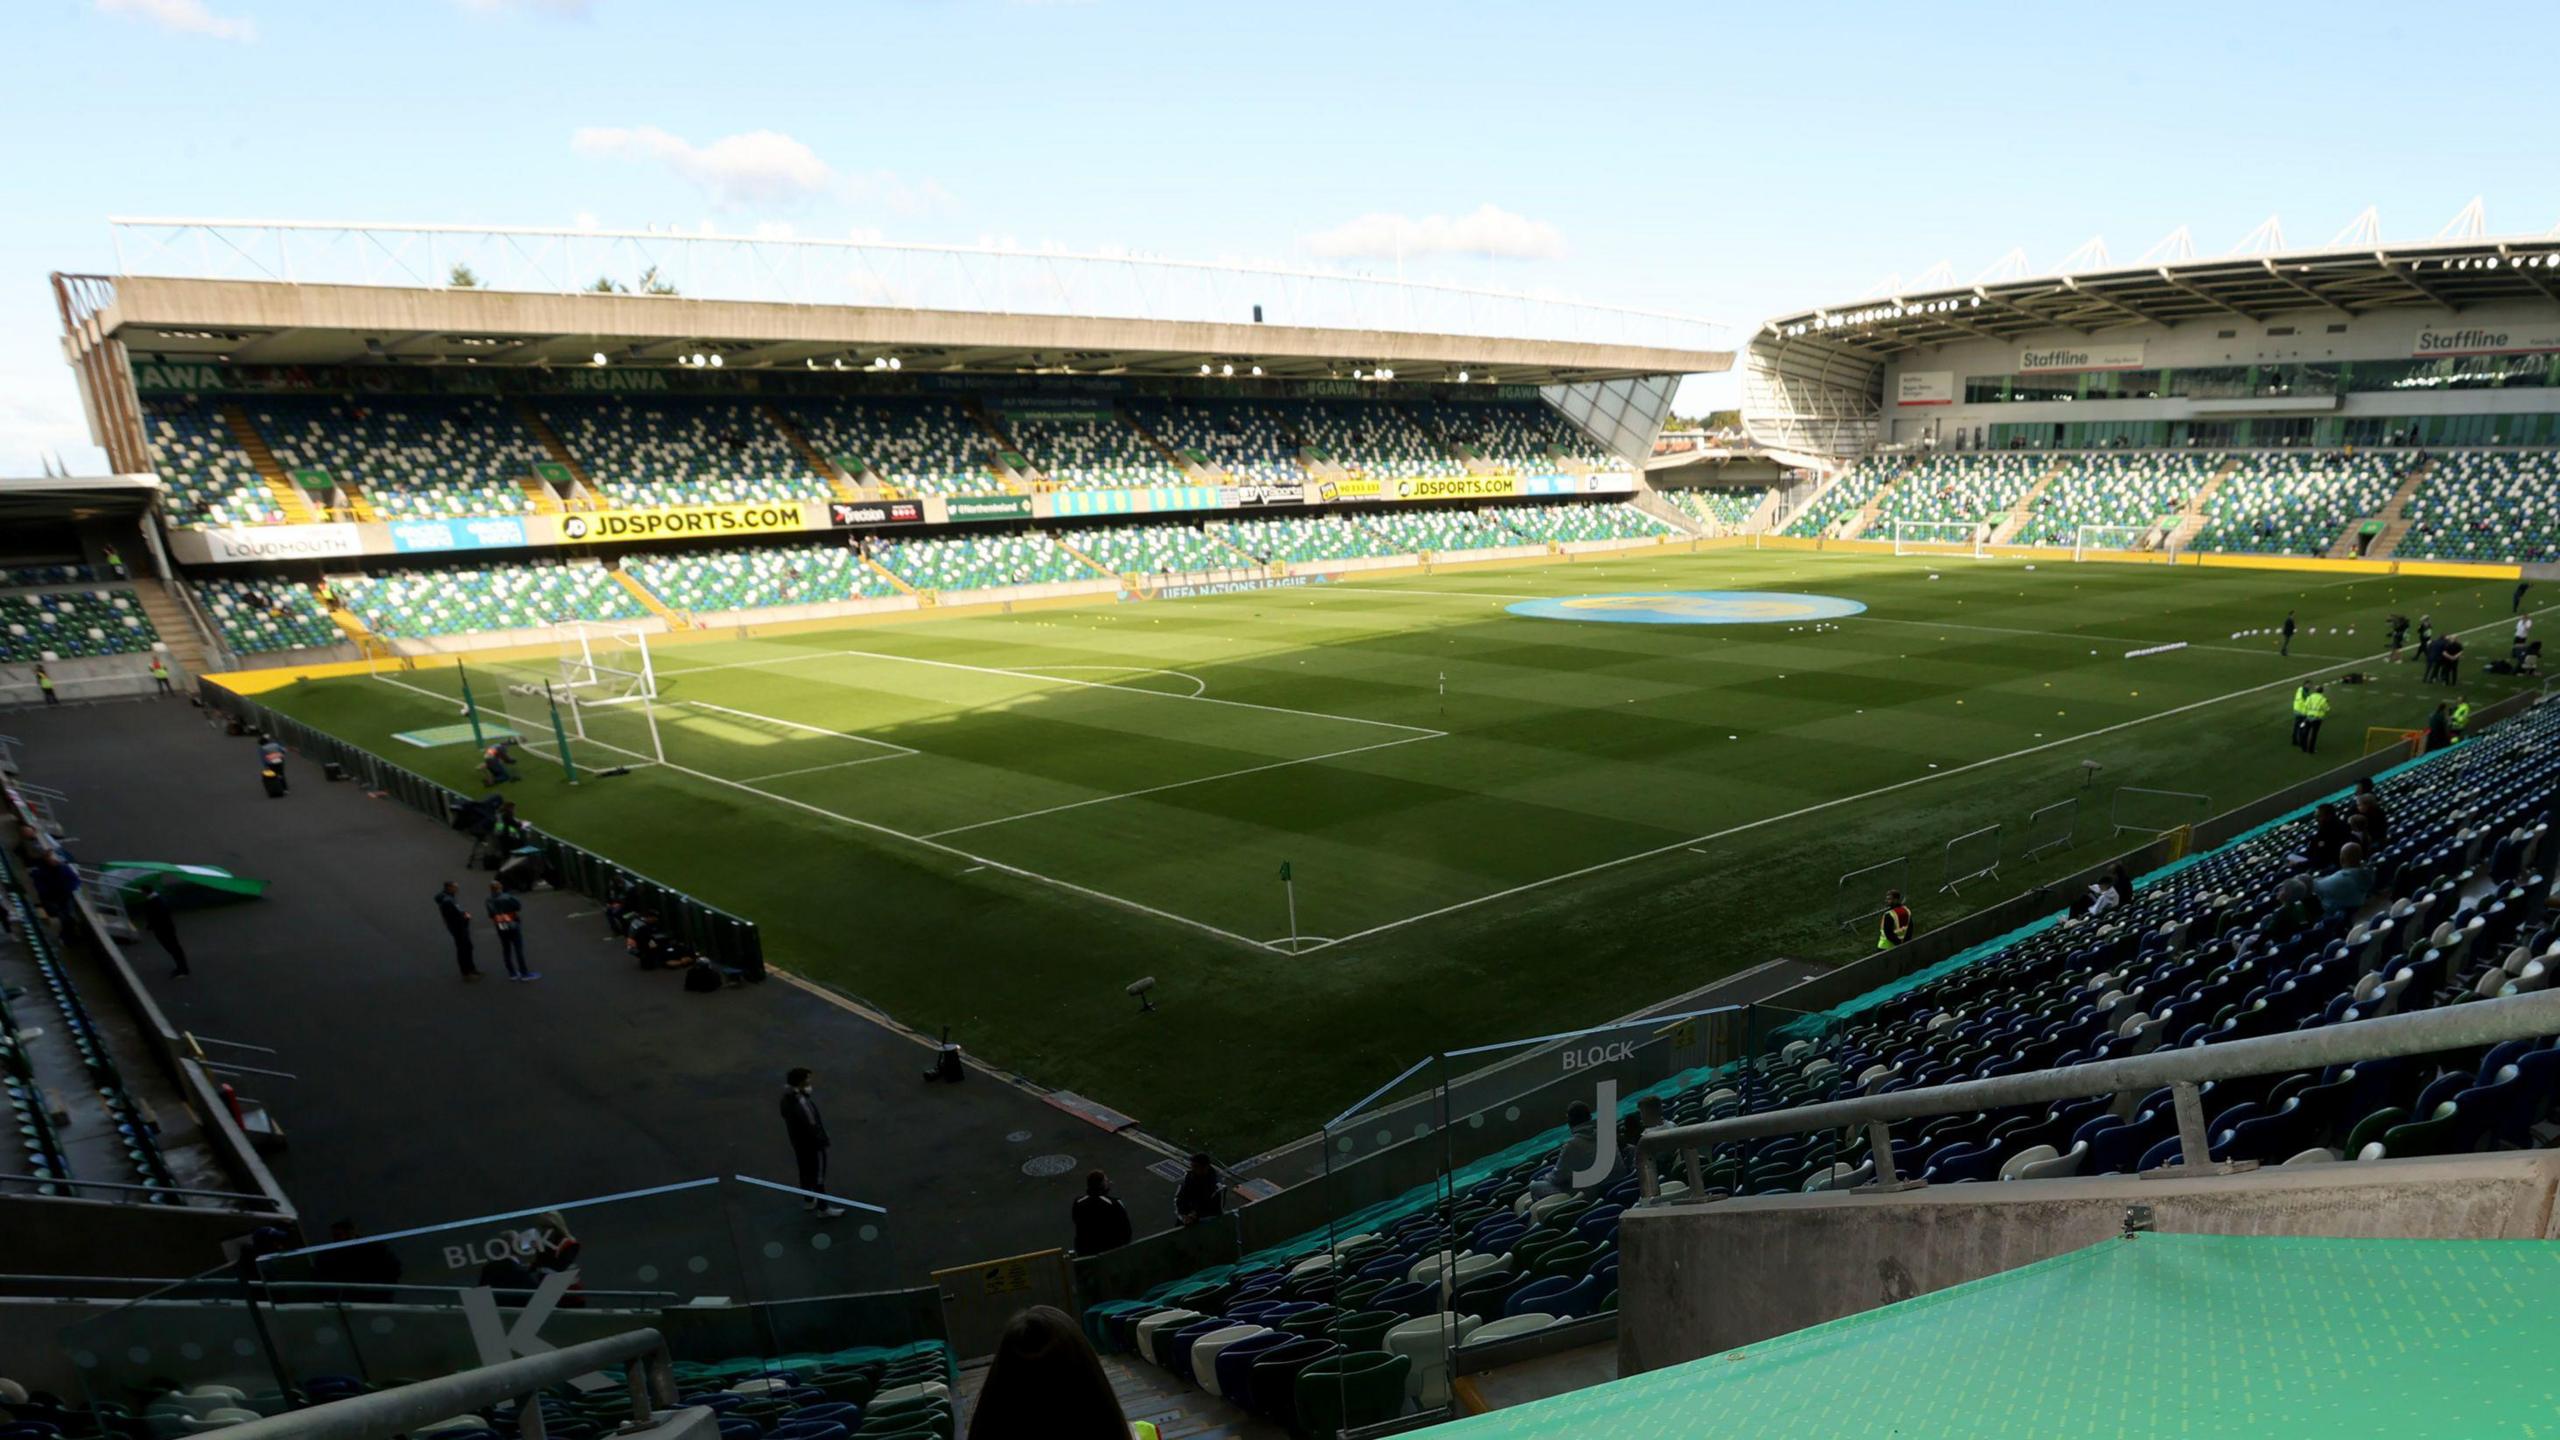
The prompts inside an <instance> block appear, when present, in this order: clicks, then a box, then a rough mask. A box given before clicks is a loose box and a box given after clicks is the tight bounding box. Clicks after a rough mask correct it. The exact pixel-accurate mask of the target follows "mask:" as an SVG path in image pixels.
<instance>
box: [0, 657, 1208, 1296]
mask: <svg viewBox="0 0 2560 1440" xmlns="http://www.w3.org/2000/svg"><path fill="white" fill-rule="evenodd" d="M0 728H5V729H6V730H7V731H9V732H10V733H12V734H14V735H16V736H17V737H19V739H20V740H21V741H22V742H23V744H22V753H23V763H24V764H25V765H26V767H27V769H28V773H29V775H30V777H31V778H34V779H39V780H41V781H42V782H43V783H45V784H48V785H52V786H55V787H57V788H60V789H62V790H65V791H67V792H68V793H69V795H70V797H71V799H70V802H69V806H68V810H67V817H66V818H67V822H68V824H69V827H70V829H71V831H72V833H73V836H74V837H75V838H74V840H73V842H72V849H73V853H74V855H75V856H76V857H77V858H79V859H80V860H82V861H83V862H84V863H97V862H101V861H106V860H172V861H186V862H194V863H202V864H211V865H221V866H226V867H228V868H230V869H232V870H235V871H237V872H239V873H241V874H244V875H255V876H260V877H263V878H265V879H267V880H269V881H272V882H273V884H272V888H271V889H270V890H269V892H268V896H267V898H266V899H264V900H262V901H257V902H252V903H248V904H243V905H238V906H232V907H228V908H222V909H213V910H191V911H187V912H184V913H182V914H181V915H180V917H179V929H180V932H181V935H182V937H183V939H184V941H185V944H186V947H187V950H188V954H189V958H190V960H191V961H192V963H193V966H194V969H195V975H194V978H192V979H188V980H172V979H169V978H167V974H168V967H167V964H166V963H165V957H164V956H162V955H161V953H160V952H159V950H158V948H157V947H156V946H154V945H152V944H151V942H150V941H149V940H147V939H144V940H138V941H136V942H134V943H133V944H132V946H131V947H130V953H131V954H132V956H133V960H134V966H135V969H136V970H137V971H138V972H139V973H140V974H142V975H143V976H144V977H145V981H146V983H147V984H148V985H149V987H150V989H151V993H152V995H153V996H154V997H155V998H156V999H157V1000H158V1001H159V1002H160V1004H161V1006H162V1008H163V1009H165V1010H166V1011H167V1012H168V1014H169V1016H170V1019H171V1020H172V1022H173V1023H175V1024H177V1025H179V1026H180V1027H182V1028H185V1029H188V1030H190V1031H193V1032H195V1033H198V1034H202V1035H210V1036H218V1037H220V1038H222V1039H225V1040H236V1041H245V1042H249V1043H252V1044H257V1045H265V1046H272V1047H274V1048H275V1050H276V1051H277V1052H278V1053H277V1054H275V1055H273V1056H262V1055H255V1054H249V1053H246V1052H241V1051H228V1052H224V1051H220V1050H219V1049H216V1050H215V1051H214V1052H213V1053H214V1057H215V1058H217V1059H230V1060H239V1061H244V1062H246V1063H250V1064H256V1065H261V1066H266V1067H269V1068H273V1069H278V1070H284V1071H289V1072H292V1073H293V1074H294V1076H295V1077H296V1078H295V1079H293V1080H291V1081H285V1080H274V1079H265V1078H244V1079H242V1080H241V1081H240V1088H241V1089H242V1090H243V1091H245V1092H247V1093H249V1094H252V1095H255V1096H257V1097H258V1098H260V1099H263V1100H265V1101H267V1102H268V1103H269V1104H270V1105H271V1106H272V1107H273V1108H274V1110H275V1113H276V1115H277V1117H278V1119H279V1120H280V1121H281V1122H282V1124H283V1125H284V1127H285V1128H286V1130H287V1132H288V1134H289V1136H290V1138H291V1146H292V1148H291V1150H290V1152H289V1153H288V1154H286V1155H284V1156H281V1157H278V1160H277V1171H278V1175H279V1177H280V1178H281V1179H282V1180H283V1181H284V1183H285V1185H286V1187H287V1188H288V1190H289V1191H290V1192H291V1194H292V1196H293V1199H294V1201H295V1203H296V1205H297V1206H298V1208H299V1209H300V1210H301V1212H302V1214H303V1216H304V1217H305V1223H306V1225H307V1226H308V1228H309V1230H310V1232H311V1237H312V1238H313V1239H315V1240H317V1239H320V1238H324V1236H325V1233H326V1230H327V1227H328V1225H329V1222H330V1221H332V1220H334V1219H337V1218H339V1217H341V1216H344V1217H348V1218H351V1219H353V1220H354V1221H355V1222H356V1224H357V1226H358V1228H359V1229H360V1230H361V1231H363V1232H365V1233H368V1234H378V1233H383V1232H386V1231H390V1230H395V1229H400V1228H404V1227H409V1226H417V1225H426V1224H434V1223H438V1222H443V1221H451V1220H459V1219H465V1218H469V1217H473V1216H479V1215H486V1214H490V1213H492V1212H495V1211H501V1210H514V1209H518V1208H522V1207H526V1206H534V1205H542V1204H558V1203H561V1202H565V1201H570V1200H574V1199H578V1198H581V1197H586V1196H595V1195H605V1194H611V1193H614V1192H618V1191H623V1190H630V1189H637V1188H642V1187H647V1186H652V1185H661V1184H665V1183H667V1182H669V1181H674V1180H683V1179H691V1178H695V1177H700V1176H708V1175H715V1174H716V1175H731V1174H742V1175H750V1176H757V1177H762V1178H766V1179H775V1180H781V1181H785V1182H788V1181H790V1180H791V1179H792V1178H793V1170H792V1161H791V1152H790V1148H789V1146H788V1145H787V1144H786V1143H785V1141H784V1138H783V1134H782V1126H781V1121H780V1119H779V1117H778V1115H777V1113H776V1101H777V1097H778V1096H779V1095H780V1093H781V1085H782V1073H783V1071H784V1070H785V1069H787V1068H789V1067H790V1066H793V1065H807V1066H809V1067H811V1068H812V1069H814V1070H815V1071H816V1072H817V1076H818V1096H819V1100H820V1103H821V1104H822V1105H823V1106H824V1108H825V1112H826V1116H827V1123H828V1128H829V1130H830V1131H831V1132H832V1133H833V1137H834V1141H835V1148H834V1153H833V1177H832V1186H831V1188H833V1189H834V1190H835V1191H837V1192H838V1193H840V1194H844V1195H849V1196H853V1197H857V1198H860V1199H864V1200H868V1201H871V1202H873V1203H875V1204H880V1205H885V1206H888V1207H889V1209H890V1212H891V1219H890V1221H889V1228H890V1231H891V1233H892V1234H893V1236H896V1237H898V1241H899V1243H898V1255H899V1261H900V1263H901V1265H902V1267H903V1268H905V1269H906V1270H908V1271H910V1272H912V1273H913V1274H914V1275H915V1276H917V1277H918V1278H921V1276H922V1274H923V1272H924V1271H925V1270H926V1269H927V1268H929V1267H930V1266H934V1265H954V1264H964V1263H967V1262H969V1261H971V1260H973V1259H980V1258H988V1257H995V1256H1003V1255H1010V1254H1016V1253H1020V1252H1024V1251H1030V1250H1040V1249H1047V1248H1051V1247H1054V1246H1063V1245H1064V1244H1066V1242H1067V1239H1068V1234H1069V1231H1068V1223H1067V1207H1068V1205H1069V1204H1070V1203H1071V1202H1072V1201H1073V1200H1074V1198H1075V1197H1076V1196H1078V1195H1080V1194H1082V1193H1083V1183H1084V1172H1085V1170H1086V1169H1087V1168H1089V1167H1091V1166H1095V1165H1100V1166H1102V1167H1104V1168H1106V1169H1108V1170H1109V1171H1110V1172H1111V1174H1112V1178H1113V1180H1114V1182H1115V1184H1116V1185H1117V1187H1118V1189H1119V1193H1120V1195H1121V1197H1122V1199H1124V1200H1125V1201H1126V1202H1127V1203H1128V1205H1129V1209H1130V1212H1131V1214H1132V1216H1133V1217H1134V1218H1135V1219H1136V1220H1137V1223H1138V1230H1139V1233H1141V1234H1146V1233H1149V1232H1150V1231H1152V1230H1154V1229H1157V1228H1160V1227H1161V1225H1162V1224H1163V1223H1164V1222H1165V1221H1166V1220H1169V1219H1170V1216H1171V1213H1172V1208H1173V1200H1172V1187H1171V1185H1170V1184H1169V1183H1168V1182H1166V1181H1164V1180H1162V1179H1159V1178H1158V1177H1156V1176H1154V1175H1151V1174H1149V1173H1148V1171H1147V1166H1148V1165H1149V1164H1150V1163H1152V1162H1155V1161H1158V1160H1161V1159H1162V1158H1163V1156H1162V1154H1161V1153H1160V1152H1158V1151H1155V1150H1151V1149H1149V1148H1147V1147H1145V1146H1142V1145H1140V1144H1139V1143H1137V1142H1135V1141H1133V1140H1129V1139H1124V1138H1121V1137H1118V1136H1114V1135H1110V1134H1107V1133H1105V1132H1104V1131H1102V1130H1100V1129H1098V1128H1096V1127H1095V1126H1093V1125H1091V1124H1089V1123H1087V1122H1085V1121H1083V1120H1080V1119H1077V1118H1075V1117H1073V1116H1071V1115H1068V1114H1067V1113H1065V1112H1063V1111H1061V1110H1059V1109H1057V1108H1056V1107H1054V1106H1051V1105H1049V1104H1047V1103H1046V1102H1044V1101H1042V1100H1041V1099H1039V1098H1038V1097H1036V1096H1033V1095H1031V1094H1029V1093H1026V1092H1024V1091H1022V1090H1019V1089H1015V1088H1013V1087H1010V1086H1008V1085H1005V1084H1003V1083H1002V1082H1000V1081H997V1080H994V1079H991V1078H989V1077H988V1076H985V1075H982V1074H974V1073H973V1074H972V1075H971V1076H970V1077H969V1080H968V1081H967V1083H965V1084H962V1085H958V1086H946V1085H930V1086H929V1085H926V1084H924V1083H923V1082H922V1079H921V1074H922V1071H923V1069H924V1067H925V1064H926V1061H927V1059H928V1056H927V1052H926V1051H925V1049H924V1048H923V1047H921V1046H920V1045H918V1044H917V1043H915V1042H914V1041H912V1040H910V1039H908V1038H907V1037H905V1036H902V1035H899V1034H897V1033H895V1032H892V1031H889V1030H886V1029H884V1028H882V1027H880V1026H879V1025H877V1024H874V1023H872V1022H871V1021H869V1020H867V1019H865V1018H863V1017H862V1016H860V1015H858V1014H856V1013H853V1012H851V1011H849V1010H847V1009H845V1008H843V1007H841V1006H839V1005H837V1004H835V1003H833V1002H832V1001H830V1000H829V999H827V998H825V997H823V996H821V995H818V994H815V993H812V992H811V991H809V990H805V989H802V988H800V987H799V986H796V985H793V984H790V983H787V982H784V981H782V980H778V979H777V980H772V981H768V982H767V983H765V984H763V985H760V986H752V987H745V988H740V989H733V990H729V991H727V992H724V993H722V994H719V995H712V996H703V995H688V994H685V993H683V991H682V990H681V989H679V988H678V984H677V981H676V979H675V977H673V976H671V975H666V974H660V973H644V972H641V971H638V970H636V969H634V968H633V967H632V966H631V964H630V963H629V961H628V960H627V959H626V958H625V957H624V955H623V953H622V949H621V944H620V942H619V941H618V940H615V939H613V938H612V937H610V936H608V935H607V934H606V932H605V928H604V921H603V919H602V917H601V915H600V913H599V910H598V906H597V905H596V903H595V902H593V901H590V900H588V899H586V898H585V897H583V896H577V895H570V894H537V895H532V896H528V897H526V910H527V913H526V921H525V930H526V936H527V949H528V952H529V954H530V957H531V959H532V961H533V964H534V967H535V968H536V969H538V970H540V971H541V972H542V973H543V977H544V978H543V980H542V981H541V983H539V984H534V985H517V984H509V983H507V982H506V981H505V980H504V979H502V978H500V977H501V976H502V974H503V971H502V969H501V967H500V965H499V962H498V956H497V947H496V944H495V942H494V941H493V940H492V939H491V938H490V936H489V934H488V932H487V930H486V929H485V928H481V929H480V930H479V933H478V935H477V948H478V951H479V955H478V963H479V966H480V968H481V970H482V972H483V974H484V975H485V976H486V977H487V978H484V979H483V980H481V981H480V982H478V983H477V984H469V985H466V984H464V983H462V982H461V980H460V979H459V978H458V977H457V975H456V972H455V969H454V964H453V951H452V946H451V943H450V942H449V941H448V940H447V939H446V938H445V935H444V931H443V928H442V926H441V925H440V924H439V923H438V922H437V918H436V915H435V912H434V907H433V901H432V897H433V895H434V893H435V891H436V889H437V887H438V886H439V885H441V884H442V883H443V882H444V881H445V880H448V879H451V880H455V881H458V882H460V883H461V885H462V887H463V894H464V898H465V899H466V901H468V902H469V903H470V904H471V905H472V908H473V913H474V914H475V915H478V914H480V913H481V912H480V909H479V902H480V900H481V899H482V898H484V897H485V895H486V892H487V884H488V876H487V875H486V874H485V873H482V872H474V871H467V870H465V869H464V868H463V860H464V856H465V852H466V850H467V849H468V847H469V842H468V841H467V840H466V839H465V838H464V837H463V836H461V835H460V834H458V833H455V832H453V831H450V830H446V829H444V828H442V827H440V826H438V825H436V824H435V823H434V822H432V821H429V820H428V819H426V818H425V817H423V816H421V815H418V814H417V813H415V812H413V811H411V810H408V809H407V808H405V807H403V806H401V805H399V804H397V803H395V802H392V801H388V800H375V799H371V798H369V797H367V796H366V795H365V793H364V792H363V791H362V790H360V789H358V788H357V787H356V786H355V785H354V784H352V783H346V784H336V785H332V784H328V783H326V782H325V781H323V780H322V779H321V777H320V775H319V773H318V771H317V767H316V766H313V765H310V764H296V765H295V766H294V767H293V772H294V773H293V777H292V778H293V790H292V794H291V795H290V796H288V797H287V798H285V799H282V800H269V799H267V798H266V796H265V795H264V794H263V793H262V792H261V790H260V788H259V784H258V778H257V773H256V772H257V765H256V758H255V756H254V754H253V752H252V750H251V748H250V742H249V741H247V740H242V739H235V738H231V737H228V736H225V735H222V734H221V733H219V732H218V731H216V730H214V729H213V728H212V727H210V726H209V725H207V724H206V723H205V719H204V716H203V712H200V711H198V710H196V709H194V708H193V707H192V706H189V705H185V704H183V703H181V702H179V701H176V700H168V701H132V702H121V703H102V704H96V705H70V706H64V707H61V708H59V709H33V710H19V711H15V712H13V713H11V714H9V715H8V716H7V717H6V720H5V722H0ZM528 818H529V819H533V820H535V821H536V822H537V823H538V822H539V820H540V817H539V816H538V815H536V816H529V817H528ZM847 943H855V944H858V943H860V941H859V936H858V934H849V935H848V937H847ZM1061 1156H1063V1157H1072V1161H1071V1163H1068V1164H1064V1165H1061V1164H1059V1163H1058V1161H1057V1159H1056V1158H1055V1157H1061ZM1034 1161H1044V1162H1045V1163H1042V1164H1038V1165H1035V1166H1034V1167H1033V1168H1034V1169H1037V1170H1040V1171H1042V1172H1044V1173H1043V1174H1042V1175H1041V1176H1039V1177H1036V1178H1035V1177H1034V1176H1032V1175H1029V1174H1026V1173H1025V1170H1024V1167H1025V1165H1026V1164H1031V1163H1032V1162H1034ZM1049 1172H1054V1173H1049ZM216 1258H218V1257H208V1263H211V1262H212V1260H213V1259H216Z"/></svg>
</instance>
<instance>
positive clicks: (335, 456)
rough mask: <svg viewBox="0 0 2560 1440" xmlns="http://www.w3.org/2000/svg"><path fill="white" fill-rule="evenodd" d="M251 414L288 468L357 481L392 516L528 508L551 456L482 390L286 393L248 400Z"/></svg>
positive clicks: (510, 412) (380, 509)
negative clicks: (536, 478)
mask: <svg viewBox="0 0 2560 1440" xmlns="http://www.w3.org/2000/svg"><path fill="white" fill-rule="evenodd" d="M249 418H250V419H251V420H252V421H253V422H255V423H256V425H257V427H258V433H259V434H260V435H262V436H264V437H266V441H267V446H268V448H269V449H271V450H273V451H274V452H275V457H276V462H277V463H278V464H280V465H282V466H284V467H285V469H287V470H302V469H310V468H317V469H324V470H327V471H328V472H329V474H330V475H331V477H332V478H334V479H338V480H342V481H353V482H355V483H356V484H358V485H360V486H361V487H363V491H364V497H365V500H366V502H367V503H368V504H370V505H371V506H372V507H373V508H374V510H375V512H376V513H378V514H381V515H383V516H385V517H388V518H393V519H437V518H444V517H448V516H457V515H514V514H519V513H522V512H524V511H526V510H529V509H531V508H532V505H531V502H530V501H528V500H527V499H526V498H525V492H524V486H523V483H522V482H523V480H524V479H525V477H527V476H529V475H532V474H533V473H534V468H533V467H534V462H535V461H537V460H541V459H543V458H545V457H544V455H543V453H542V448H541V446H540V445H538V444H537V443H535V441H534V438H533V436H532V435H531V434H529V433H528V432H527V431H526V430H525V428H524V425H523V424H522V423H521V422H520V421H519V420H518V419H517V417H516V413H515V411H514V409H513V408H512V407H511V406H508V405H507V404H505V403H503V402H501V401H497V400H492V399H486V398H479V397H473V398H468V399H460V400H441V399H434V398H429V397H424V396H417V397H388V396H342V397H335V398H329V399H321V398H316V397H301V396H292V397H285V396H278V397H271V398H261V399H258V400H255V401H251V402H249Z"/></svg>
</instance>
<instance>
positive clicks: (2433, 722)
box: [2421, 700, 2453, 754]
mask: <svg viewBox="0 0 2560 1440" xmlns="http://www.w3.org/2000/svg"><path fill="white" fill-rule="evenodd" d="M2452 744H2453V717H2452V715H2451V714H2450V713H2449V711H2448V707H2447V706H2446V704H2445V703H2444V702H2443V701H2441V700H2439V701H2437V702H2436V711H2435V713H2434V714H2432V715H2430V716H2428V717H2427V743H2426V748H2425V750H2424V751H2422V752H2421V753H2424V754H2433V753H2435V752H2436V751H2438V750H2443V749H2447V748H2449V747H2451V746H2452Z"/></svg>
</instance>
